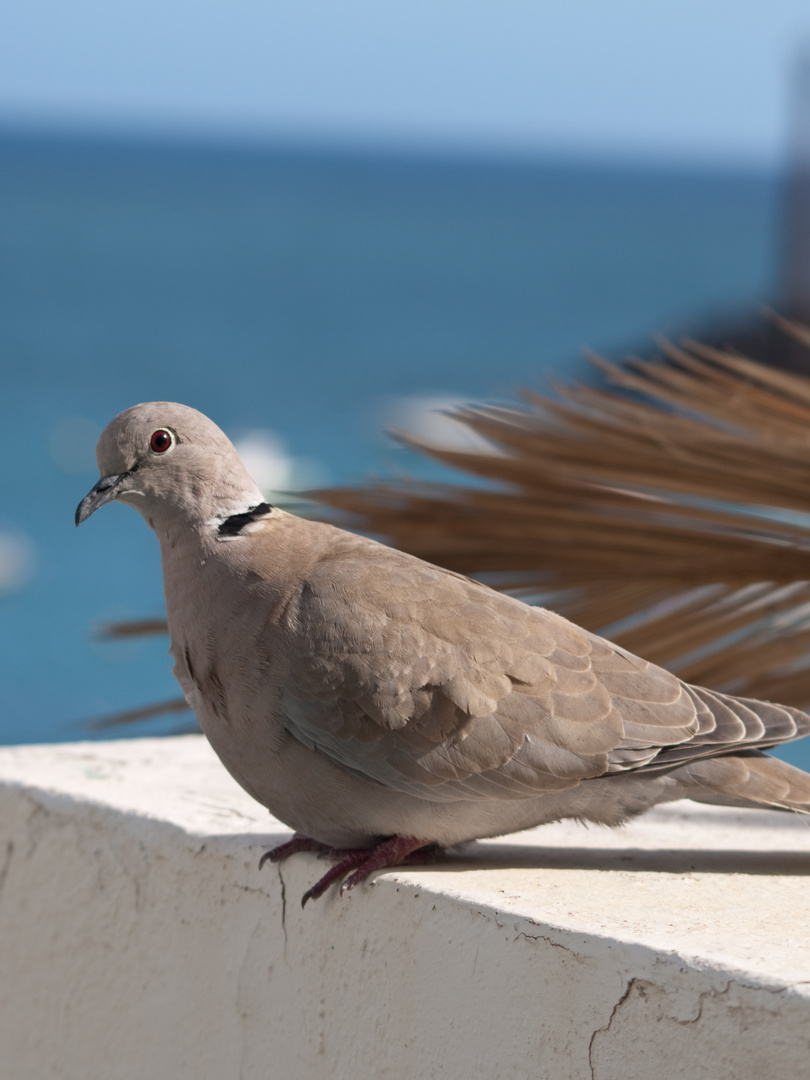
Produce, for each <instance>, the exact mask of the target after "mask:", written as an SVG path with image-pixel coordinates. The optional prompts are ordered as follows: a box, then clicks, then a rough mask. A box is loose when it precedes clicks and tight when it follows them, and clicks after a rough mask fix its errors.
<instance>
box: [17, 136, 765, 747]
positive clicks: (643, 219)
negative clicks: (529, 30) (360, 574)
mask: <svg viewBox="0 0 810 1080" xmlns="http://www.w3.org/2000/svg"><path fill="white" fill-rule="evenodd" d="M779 213H780V185H779V181H778V178H777V177H775V176H773V175H766V174H758V173H755V172H744V171H731V170H730V171H726V172H723V171H717V170H715V171H707V170H701V169H698V168H695V169H688V168H679V169H674V168H671V169H667V168H663V167H657V168H653V167H641V166H632V167H631V166H629V165H617V164H606V163H589V162H581V161H580V162H565V161H560V160H540V159H538V160H533V159H518V158H515V159H493V158H486V157H480V158H476V157H474V156H469V157H465V158H462V157H449V156H448V157H442V156H439V155H436V156H427V155H422V156H419V155H416V154H406V153H404V152H403V153H394V152H379V153H374V152H372V151H370V150H365V151H360V150H357V149H354V150H352V149H344V150H341V149H339V148H335V147H331V148H318V147H310V148H307V147H301V146H291V145H287V146H284V145H267V146H259V145H256V146H247V145H235V144H227V143H221V144H214V143H211V144H206V143H194V142H192V141H187V142H182V141H177V142H174V143H170V142H167V141H159V140H154V141H149V140H146V139H143V140H140V141H135V140H126V139H123V138H121V139H116V138H112V137H109V138H102V137H97V138H89V137H85V138H82V137H78V136H70V137H69V136H66V135H63V136H58V135H48V134H43V133H33V132H31V133H25V132H20V131H6V132H5V133H0V363H2V387H3V394H2V404H1V405H0V408H2V431H3V434H4V441H5V449H4V452H3V453H2V454H0V494H1V495H2V500H1V501H0V627H1V628H2V629H1V630H0V633H2V649H0V700H1V701H2V712H0V742H3V743H17V742H43V741H60V740H69V739H77V738H86V737H88V726H87V725H88V721H91V720H93V719H94V718H96V717H99V716H103V715H105V714H108V713H110V712H113V711H115V710H119V709H127V708H133V707H136V706H139V705H145V704H149V703H151V702H153V701H158V700H161V699H167V698H171V697H173V696H176V695H177V693H178V691H177V687H176V686H175V684H174V680H173V678H172V676H171V674H170V665H169V659H168V656H167V651H166V650H167V642H166V640H165V639H164V638H158V639H151V640H141V641H137V642H128V643H122V642H118V643H114V644H111V643H109V642H104V641H100V640H98V639H97V637H96V636H95V631H96V629H97V628H98V626H99V625H100V624H103V623H104V622H106V621H109V620H115V619H128V618H131V619H137V618H145V617H149V616H154V615H160V613H161V612H162V608H163V605H162V590H161V580H160V565H159V557H158V550H157V544H156V542H155V540H154V537H153V536H152V534H151V533H150V532H149V530H148V529H147V528H146V527H145V526H144V524H143V522H142V521H141V519H140V517H139V516H138V515H136V514H134V513H133V512H132V511H131V510H129V509H127V508H125V507H122V506H116V505H113V506H110V507H107V508H106V509H105V510H104V512H103V513H100V514H98V515H96V516H95V517H94V518H93V519H92V520H91V521H90V522H88V523H87V524H86V525H84V526H83V527H82V528H81V529H80V530H76V529H75V528H74V525H73V512H74V509H75V507H76V504H77V503H78V501H79V499H80V498H81V497H82V496H83V495H84V494H85V493H86V491H87V490H88V489H89V488H90V486H91V485H92V484H93V483H94V481H95V479H96V478H97V472H96V470H95V463H94V459H93V443H94V441H95V438H96V437H97V435H98V433H99V432H100V431H101V429H102V427H103V426H104V425H105V424H106V422H107V421H108V420H109V419H111V417H112V416H113V415H114V414H116V413H117V412H119V411H120V410H121V409H123V408H126V407H127V406H129V405H132V404H134V403H136V402H139V401H145V400H154V399H162V400H167V399H168V400H176V401H182V402H185V403H187V404H189V405H193V406H195V407H196V408H198V409H201V410H203V411H204V412H206V413H208V414H209V415H210V416H211V417H212V418H213V419H215V420H216V421H217V422H218V423H219V424H220V426H222V427H223V428H224V429H225V430H226V431H227V432H228V433H229V434H230V435H231V436H232V437H233V438H235V439H241V440H243V442H246V443H247V444H250V445H252V446H254V447H255V446H259V449H260V450H261V448H262V447H264V450H265V451H267V450H268V447H269V448H270V451H269V452H270V456H271V457H272V455H273V454H275V456H276V458H277V459H279V460H280V461H281V464H282V466H283V467H282V468H281V473H280V474H279V475H280V476H282V477H286V480H287V482H288V486H296V485H298V486H301V485H306V484H307V483H309V482H315V483H330V484H331V483H347V482H355V481H359V480H362V479H363V478H364V477H366V476H368V475H370V474H386V473H391V472H392V471H396V470H401V469H408V470H410V471H411V472H418V471H419V470H420V469H421V468H422V466H421V465H420V463H419V461H418V460H417V459H414V458H413V457H409V456H408V455H407V454H406V453H405V452H404V451H402V450H398V449H396V448H395V446H394V445H393V444H392V443H391V442H390V441H389V440H387V438H386V436H385V433H384V428H385V425H386V423H387V422H399V421H400V420H401V418H402V417H403V416H409V415H414V416H416V415H418V413H419V409H420V408H422V407H423V406H424V402H425V401H426V400H428V401H434V400H435V401H439V402H442V401H459V402H462V401H470V400H482V399H484V400H492V399H501V400H503V399H508V398H509V397H510V396H512V395H513V394H514V393H515V391H516V389H517V388H518V387H520V386H522V385H527V386H533V387H542V385H543V382H544V379H545V378H547V377H548V375H549V374H553V375H555V376H556V377H561V378H574V377H577V376H580V375H582V373H583V370H584V364H583V361H582V359H581V349H582V348H583V347H586V346H589V347H593V348H595V349H598V350H602V351H605V352H607V353H609V354H610V355H613V356H620V355H621V354H622V353H623V352H624V351H625V350H626V349H630V348H637V347H638V346H639V345H644V343H645V342H647V341H648V340H649V336H650V335H651V334H653V333H658V332H664V333H666V332H670V333H676V332H678V331H680V330H681V329H683V328H685V327H686V328H689V327H694V326H695V325H696V324H702V323H703V322H705V321H706V320H707V319H710V318H712V317H713V316H715V315H717V314H718V313H723V314H727V313H729V312H734V311H735V310H743V309H746V308H747V307H748V306H750V305H752V304H758V303H762V302H767V301H769V300H771V299H772V298H773V296H774V291H775V285H776V278H777V274H778V266H779V256H780V251H779V228H780V218H779ZM409 410H410V411H409ZM251 440H252V441H251ZM285 470H286V472H285ZM279 486H281V485H279ZM176 723H177V718H176V717H175V718H168V719H162V720H157V721H153V722H150V723H144V724H140V725H138V726H135V727H133V728H132V729H131V733H133V734H135V733H146V732H155V731H165V730H169V729H171V728H172V727H173V726H174V725H176ZM110 734H115V735H118V734H119V732H118V731H114V732H111V733H110ZM94 737H97V736H94Z"/></svg>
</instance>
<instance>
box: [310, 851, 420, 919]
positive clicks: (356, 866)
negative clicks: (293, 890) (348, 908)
mask: <svg viewBox="0 0 810 1080" xmlns="http://www.w3.org/2000/svg"><path fill="white" fill-rule="evenodd" d="M420 848H425V849H427V850H426V851H425V853H424V855H423V854H422V853H421V852H420V851H419V849H420ZM434 848H435V845H433V844H425V841H424V840H417V839H415V838H414V837H413V836H390V837H389V838H388V839H387V840H383V841H382V842H381V843H379V844H377V845H376V847H372V848H359V849H357V850H350V851H345V852H344V851H340V852H339V851H337V850H334V851H331V852H328V854H330V855H339V856H340V861H339V862H338V863H336V864H335V865H334V866H333V867H332V868H331V869H330V870H327V872H326V873H325V874H324V875H323V877H322V878H321V879H320V881H317V882H316V883H315V884H314V885H313V886H312V888H311V889H307V891H306V892H305V893H304V895H303V896H302V897H301V907H303V906H304V905H305V904H306V902H307V901H308V900H317V899H318V897H319V896H323V894H324V893H325V892H326V890H327V889H328V888H329V886H330V885H331V884H332V883H333V882H335V881H339V880H340V878H342V877H345V875H346V874H348V873H349V871H350V870H351V871H354V873H352V874H349V877H347V878H346V880H345V881H344V882H343V884H342V885H341V886H340V895H341V896H343V894H344V893H345V892H347V891H348V890H349V889H353V888H354V887H355V885H359V884H360V882H361V881H365V880H366V878H367V877H368V876H369V874H371V873H373V871H374V870H382V869H385V868H386V867H389V866H399V865H401V864H402V863H403V862H405V861H406V860H407V861H408V862H411V861H413V862H430V861H432V858H434V857H435V850H433V849H434ZM412 857H413V858H412Z"/></svg>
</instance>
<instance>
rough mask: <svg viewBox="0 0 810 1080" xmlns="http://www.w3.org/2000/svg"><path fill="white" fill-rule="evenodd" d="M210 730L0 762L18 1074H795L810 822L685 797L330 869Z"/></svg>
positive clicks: (0, 1023) (1, 930)
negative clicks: (223, 761)
mask: <svg viewBox="0 0 810 1080" xmlns="http://www.w3.org/2000/svg"><path fill="white" fill-rule="evenodd" d="M287 834H288V830H286V829H285V828H284V827H283V826H282V825H279V824H278V823H277V822H275V821H273V820H272V819H269V818H268V815H267V813H266V811H264V810H263V809H262V808H261V807H260V806H258V805H257V804H256V803H254V802H253V801H252V800H251V799H250V798H249V796H247V795H246V794H244V793H243V792H242V791H241V790H240V789H239V788H238V787H237V786H236V784H235V783H234V782H233V781H232V780H231V779H230V777H228V775H227V774H226V773H225V771H224V770H223V769H222V767H221V766H220V765H219V763H218V762H217V761H216V759H215V758H214V755H213V753H212V751H211V750H210V749H209V747H208V745H207V743H206V742H205V741H204V740H203V739H202V738H201V737H198V736H187V737H184V738H174V739H160V740H158V739H144V740H132V741H121V742H110V743H92V744H91V743H87V744H70V745H62V746H43V747H17V748H9V749H4V750H2V751H0V957H2V961H1V962H0V970H2V978H1V979H0V1060H2V1075H4V1076H9V1077H14V1078H15V1080H26V1078H29V1077H30V1078H32V1080H49V1078H54V1080H56V1078H58V1080H163V1078H164V1077H165V1078H167V1080H168V1078H171V1080H177V1078H183V1077H189V1078H194V1080H208V1078H211V1080H220V1078H221V1080H229V1078H231V1077H233V1078H236V1077H239V1078H241V1080H254V1078H256V1080H259V1078H261V1080H266V1078H269V1077H273V1078H275V1077H278V1078H284V1080H298V1078H302V1080H303V1078H306V1080H310V1078H315V1080H321V1078H323V1080H332V1078H338V1080H341V1078H344V1077H346V1078H351V1080H366V1078H369V1080H370V1078H372V1077H373V1078H375V1080H376V1078H378V1077H396V1078H400V1077H401V1078H403V1080H405V1078H408V1080H410V1078H420V1080H421V1078H423V1077H425V1078H427V1077H440V1078H442V1080H456V1078H458V1080H462V1078H464V1080H470V1078H472V1077H485V1078H501V1077H520V1078H525V1077H532V1078H534V1077H537V1078H541V1077H542V1078H543V1080H556V1078H560V1080H580V1078H582V1080H649V1077H651V1076H656V1077H660V1078H662V1080H664V1078H665V1080H669V1078H670V1077H675V1076H678V1077H680V1076H683V1077H688V1078H689V1080H700V1078H703V1077H705V1078H706V1080H709V1078H711V1080H724V1078H726V1077H728V1078H731V1077H734V1078H735V1080H744V1078H747V1077H752V1078H753V1077H757V1078H764V1077H776V1076H791V1075H792V1076H800V1075H804V1074H805V1072H806V1070H807V1063H808V1060H810V1057H809V1055H810V935H809V934H808V925H810V919H809V918H808V916H810V876H809V875H810V858H809V857H808V855H810V828H808V824H807V821H806V820H804V819H800V818H798V817H794V816H791V815H788V814H779V813H776V812H768V811H734V810H726V809H722V808H716V807H708V806H706V807H704V806H698V805H696V804H693V803H686V802H681V803H675V804H672V805H670V806H668V807H664V808H661V809H659V810H656V811H653V812H651V813H650V814H648V815H646V817H644V818H641V819H640V820H639V821H637V822H634V823H633V824H631V825H630V826H628V827H627V828H625V829H623V830H617V831H611V830H606V829H598V828H590V829H585V828H583V827H582V826H579V825H577V824H575V823H560V824H557V825H552V826H545V827H543V828H542V829H537V830H533V831H531V832H528V833H523V834H521V835H519V836H516V837H510V838H508V840H505V841H486V842H481V843H478V844H474V845H470V846H468V847H467V848H466V849H465V850H464V851H461V852H455V853H451V854H450V855H449V856H448V857H447V859H446V860H445V861H442V862H439V863H436V864H435V865H433V866H429V867H425V868H418V867H408V868H407V869H405V868H400V869H395V870H391V871H388V872H386V873H382V874H378V875H377V876H376V879H375V882H374V884H373V885H366V886H364V887H361V888H358V889H356V890H355V891H354V892H353V893H351V894H349V895H347V896H345V897H344V898H343V899H340V898H339V897H338V896H337V895H336V893H335V892H334V891H330V893H328V894H327V895H326V896H325V897H323V898H322V899H321V900H319V901H317V902H315V903H313V904H310V905H308V906H307V908H306V909H305V910H303V911H302V910H301V907H300V904H299V899H300V896H301V895H302V893H303V892H304V890H305V889H306V888H307V887H308V886H309V885H310V884H312V882H313V881H314V880H315V879H316V878H317V877H318V876H320V874H321V873H322V872H323V871H324V863H323V862H319V861H318V860H317V859H316V858H315V857H314V856H310V855H297V856H294V857H293V858H292V859H290V860H288V861H287V862H286V863H285V864H284V865H283V867H282V868H281V870H279V868H277V867H275V866H269V865H268V866H265V868H264V869H263V870H261V871H260V870H259V869H258V861H259V856H260V855H261V853H262V852H263V851H264V850H265V849H266V848H267V847H268V846H270V845H272V844H274V843H276V842H278V841H279V839H280V838H283V837H284V836H286V835H287Z"/></svg>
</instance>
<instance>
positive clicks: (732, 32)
mask: <svg viewBox="0 0 810 1080" xmlns="http://www.w3.org/2000/svg"><path fill="white" fill-rule="evenodd" d="M808 41H810V0H768V2H765V0H678V2H669V0H667V2H662V0H609V2H606V0H565V2H560V0H554V2H553V3H551V2H546V0H139V2H138V3H137V4H134V3H129V4H117V3H110V0H70V2H68V0H25V2H23V0H16V2H9V3H7V4H5V5H3V10H2V13H0V122H3V121H5V122H6V123H23V124H31V123H33V124H37V125H41V124H45V125H66V126H72V127H77V126H78V127H94V126H95V127H99V126H100V127H103V128H110V127H111V128H117V129H125V130H126V129H132V130H135V129H137V130H146V131H151V132H164V131H184V132H190V133H212V134H229V135H236V136H238V137H243V136H245V135H247V136H251V137H253V136H258V137H261V138H265V137H270V138H279V137H281V138H285V139H289V138H295V139H299V138H300V139H305V140H313V139H314V140H329V141H338V142H341V141H343V142H345V141H349V142H363V143H367V142H370V143H390V144H400V145H417V146H425V147H446V148H450V149H453V148H465V149H467V148H471V149H485V150H486V149H496V150H504V149H505V150H510V151H512V150H518V151H520V152H530V153H563V154H575V155H577V154H585V155H589V154H596V155H612V156H629V157H635V158H642V159H650V160H654V159H667V160H672V159H689V160H705V161H710V162H711V161H716V162H726V161H740V162H746V163H753V164H760V165H765V166H772V165H775V164H778V162H779V161H781V160H782V156H783V153H784V146H785V142H786V115H787V105H786V103H787V96H788V95H787V84H788V71H789V69H790V65H791V62H792V61H793V60H794V58H795V57H796V55H797V53H798V52H799V50H800V49H801V48H802V47H804V48H805V49H806V48H807V43H808ZM803 43H804V45H803Z"/></svg>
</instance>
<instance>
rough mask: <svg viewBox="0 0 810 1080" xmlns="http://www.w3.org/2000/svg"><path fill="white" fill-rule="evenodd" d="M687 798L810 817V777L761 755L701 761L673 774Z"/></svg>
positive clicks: (785, 763)
mask: <svg viewBox="0 0 810 1080" xmlns="http://www.w3.org/2000/svg"><path fill="white" fill-rule="evenodd" d="M670 775H671V776H672V778H673V779H676V780H678V781H680V783H681V784H682V785H683V786H684V787H685V788H686V789H687V790H686V791H685V792H684V794H685V795H686V797H687V798H690V799H695V800H696V801H698V802H719V803H721V804H726V805H728V804H731V805H737V806H770V807H779V808H781V809H783V810H796V811H799V812H800V813H805V814H808V813H810V774H808V773H805V772H802V770H801V769H797V768H795V766H793V765H788V763H787V762H786V761H780V760H779V759H778V758H773V757H769V756H768V755H767V754H762V753H760V752H758V751H755V750H754V751H751V750H749V751H745V752H743V753H741V754H735V755H729V756H727V757H716V758H702V759H701V760H699V761H692V762H689V764H687V765H684V766H682V767H681V768H680V769H676V770H674V771H673V772H672V773H671V774H670Z"/></svg>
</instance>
